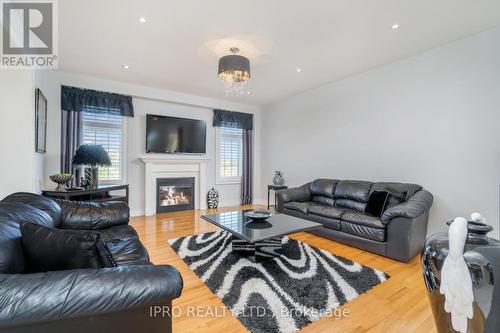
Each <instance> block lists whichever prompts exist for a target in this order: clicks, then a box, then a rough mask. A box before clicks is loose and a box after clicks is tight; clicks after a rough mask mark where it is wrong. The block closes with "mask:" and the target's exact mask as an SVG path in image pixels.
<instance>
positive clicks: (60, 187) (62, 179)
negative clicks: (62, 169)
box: [49, 173, 73, 192]
mask: <svg viewBox="0 0 500 333" xmlns="http://www.w3.org/2000/svg"><path fill="white" fill-rule="evenodd" d="M49 178H50V180H52V181H53V182H54V183H56V184H57V187H56V191H59V192H64V191H66V190H67V189H68V188H67V187H66V184H67V183H68V182H69V181H71V180H72V179H73V175H72V174H70V173H59V174H57V175H52V176H50V177H49Z"/></svg>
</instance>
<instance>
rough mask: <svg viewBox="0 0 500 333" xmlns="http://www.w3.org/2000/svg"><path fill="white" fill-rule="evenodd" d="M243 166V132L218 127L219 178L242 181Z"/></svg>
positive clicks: (221, 179) (237, 129) (236, 129)
mask: <svg viewBox="0 0 500 333" xmlns="http://www.w3.org/2000/svg"><path fill="white" fill-rule="evenodd" d="M242 166H243V130H241V129H239V128H231V127H218V166H217V168H218V178H219V180H220V181H240V180H241V174H242Z"/></svg>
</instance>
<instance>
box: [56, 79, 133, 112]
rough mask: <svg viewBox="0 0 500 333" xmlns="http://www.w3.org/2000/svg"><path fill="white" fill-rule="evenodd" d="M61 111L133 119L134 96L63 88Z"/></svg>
mask: <svg viewBox="0 0 500 333" xmlns="http://www.w3.org/2000/svg"><path fill="white" fill-rule="evenodd" d="M61 109H62V110H63V111H76V112H81V111H83V110H85V111H89V110H90V111H94V112H109V113H114V114H119V115H121V116H126V117H133V116H134V105H133V104H132V96H125V95H119V94H113V93H108V92H103V91H96V90H90V89H81V88H75V87H67V86H62V87H61Z"/></svg>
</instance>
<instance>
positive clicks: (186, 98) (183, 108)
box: [35, 71, 262, 215]
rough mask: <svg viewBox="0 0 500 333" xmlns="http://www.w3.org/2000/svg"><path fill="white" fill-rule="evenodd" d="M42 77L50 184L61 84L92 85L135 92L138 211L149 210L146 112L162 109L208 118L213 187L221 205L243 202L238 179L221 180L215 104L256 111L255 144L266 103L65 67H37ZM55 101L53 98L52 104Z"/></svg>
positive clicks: (132, 138) (133, 179)
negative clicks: (175, 89) (217, 178)
mask: <svg viewBox="0 0 500 333" xmlns="http://www.w3.org/2000/svg"><path fill="white" fill-rule="evenodd" d="M35 77H36V82H37V84H38V85H39V86H40V89H42V91H43V93H44V94H45V96H46V97H47V99H48V100H49V103H50V105H49V116H48V138H47V140H48V143H47V163H46V170H47V171H46V184H47V186H54V184H53V183H51V182H50V180H48V176H49V175H51V174H53V173H57V172H59V168H60V145H61V143H60V142H61V141H60V140H61V138H60V131H61V108H60V99H61V97H60V90H61V85H68V86H75V87H80V88H86V89H95V90H103V91H109V92H115V93H120V94H127V95H132V96H133V97H134V109H135V117H134V118H128V119H127V132H128V133H127V145H126V146H127V163H126V166H127V178H128V181H127V182H128V183H129V184H130V208H131V211H132V214H133V215H142V214H143V213H144V205H145V203H144V200H145V194H144V181H145V180H144V176H145V170H144V163H143V162H142V161H141V160H140V159H139V157H140V156H141V155H143V154H144V153H145V137H146V134H145V130H146V117H145V116H146V114H147V113H153V114H161V115H171V116H177V117H186V118H194V119H202V120H205V122H206V123H207V156H208V157H209V158H210V161H209V163H208V166H207V174H208V179H207V188H211V187H212V186H215V187H216V188H217V189H218V190H219V193H220V198H221V201H220V204H221V206H230V205H238V204H239V203H240V197H241V195H240V186H239V185H238V184H230V185H227V184H226V185H221V184H215V130H214V128H213V127H212V125H211V124H212V114H213V111H212V110H213V108H220V109H225V110H232V111H240V112H248V113H253V114H255V125H256V128H255V145H256V146H260V128H259V126H260V119H259V118H260V112H259V110H260V108H259V107H256V106H252V105H245V104H239V103H233V102H228V101H222V100H216V99H211V98H206V97H201V96H195V95H189V94H182V93H176V92H171V91H167V90H160V89H154V88H148V87H143V86H135V85H131V84H126V83H122V82H116V81H108V80H102V79H96V78H92V77H88V76H82V75H76V74H70V73H64V72H61V71H37V72H36V73H35ZM51 102H52V103H51ZM255 157H256V158H255V168H254V169H255V170H256V172H255V185H254V187H255V189H256V191H255V194H254V201H255V202H262V199H261V198H262V194H261V191H260V188H259V185H260V184H261V183H262V182H261V180H260V170H261V169H260V151H259V150H258V149H257V150H256V152H255ZM202 195H203V196H205V194H202Z"/></svg>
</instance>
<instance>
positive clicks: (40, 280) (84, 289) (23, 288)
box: [0, 265, 183, 331]
mask: <svg viewBox="0 0 500 333" xmlns="http://www.w3.org/2000/svg"><path fill="white" fill-rule="evenodd" d="M182 287H183V282H182V277H181V275H180V274H179V272H178V271H177V270H176V269H175V268H174V267H172V266H167V265H164V266H154V265H144V266H127V267H116V268H105V269H81V270H68V271H56V272H47V273H35V274H4V275H0V331H1V328H8V327H16V326H20V325H28V324H33V323H46V322H51V321H57V320H64V319H68V318H81V317H86V316H94V317H95V316H96V315H100V314H108V313H111V312H119V311H126V310H130V309H134V308H139V307H146V306H151V305H156V304H169V302H170V301H171V300H172V299H174V298H177V297H179V295H180V294H181V290H182Z"/></svg>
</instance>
